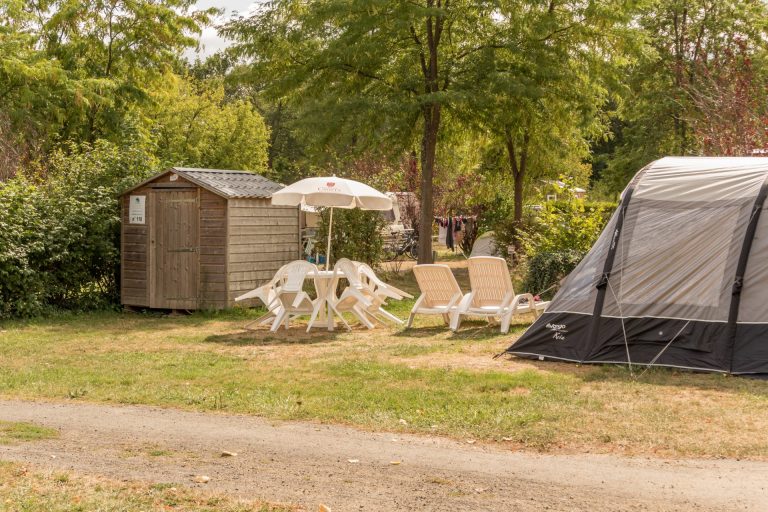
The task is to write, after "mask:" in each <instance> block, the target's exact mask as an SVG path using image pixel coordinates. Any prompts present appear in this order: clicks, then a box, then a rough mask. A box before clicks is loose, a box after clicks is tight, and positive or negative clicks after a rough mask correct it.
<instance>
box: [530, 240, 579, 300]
mask: <svg viewBox="0 0 768 512" xmlns="http://www.w3.org/2000/svg"><path fill="white" fill-rule="evenodd" d="M585 254H586V253H584V252H581V251H574V250H565V251H558V252H540V253H538V254H536V255H534V256H533V257H531V258H530V259H529V260H528V265H527V271H526V274H525V281H524V283H523V289H524V290H526V291H529V292H530V293H533V294H538V295H542V296H543V297H544V298H546V299H549V298H551V297H552V295H554V293H555V291H557V288H559V285H560V281H561V280H562V279H563V278H564V277H565V276H567V275H568V274H569V273H570V272H571V271H572V270H573V269H574V268H575V267H576V265H578V264H579V262H580V261H581V259H582V258H583V257H584V255H585Z"/></svg>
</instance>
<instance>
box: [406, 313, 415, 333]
mask: <svg viewBox="0 0 768 512" xmlns="http://www.w3.org/2000/svg"><path fill="white" fill-rule="evenodd" d="M415 316H416V313H414V312H413V311H411V314H410V315H408V322H406V324H405V328H406V329H410V328H411V326H412V325H413V318H414V317H415Z"/></svg>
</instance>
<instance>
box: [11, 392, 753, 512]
mask: <svg viewBox="0 0 768 512" xmlns="http://www.w3.org/2000/svg"><path fill="white" fill-rule="evenodd" d="M0 419H2V420H9V421H29V422H34V423H37V424H41V425H46V426H50V427H55V428H57V429H59V430H60V432H61V437H60V439H57V440H52V441H43V442H36V443H28V444H19V445H14V446H0V460H12V461H19V462H24V463H31V464H34V465H37V466H40V467H44V468H47V469H56V470H62V469H66V470H73V471H75V472H79V473H85V474H96V475H103V476H107V477H112V478H116V479H122V480H142V481H150V482H163V483H170V482H174V483H180V484H187V485H190V486H192V485H196V484H194V483H192V477H193V476H194V475H201V474H203V475H207V476H210V478H211V481H210V483H208V484H207V487H208V488H210V489H212V490H219V491H225V492H227V493H230V494H231V495H233V496H235V497H238V498H243V499H265V500H269V501H272V502H281V503H294V504H299V505H302V506H304V507H306V508H307V510H311V511H314V510H317V506H318V504H319V503H324V504H326V505H328V506H330V507H331V509H332V510H333V511H334V512H337V511H351V510H355V511H358V510H388V511H391V510H420V511H421V510H472V511H475V510H515V511H523V512H525V511H534V510H535V511H539V510H562V511H582V510H583V511H621V510H644V511H651V510H653V511H677V510H679V511H683V510H686V511H687V510H697V511H700V510H713V511H714V510H718V511H724V510H756V511H757V510H768V463H763V462H739V461H733V460H718V461H663V460H654V459H624V458H617V457H609V456H587V455H582V456H552V455H537V454H531V453H520V452H509V451H504V450H500V449H497V448H491V447H484V446H477V445H469V444H464V443H458V442H456V441H451V440H446V439H443V438H430V437H419V436H410V435H399V434H391V433H368V432H360V431H358V430H354V429H350V428H345V427H339V426H328V425H316V424H310V423H294V422H291V423H270V422H267V421H265V420H262V419H259V418H254V417H248V416H236V415H220V414H201V413H190V412H182V411H177V410H171V409H159V408H151V407H135V406H122V407H116V406H105V405H91V404H75V403H56V404H54V403H44V402H20V401H0ZM222 450H229V451H233V452H237V454H238V455H237V456H236V457H221V451H222ZM349 460H357V461H358V462H354V463H353V462H349ZM392 461H401V463H400V464H399V465H393V464H391V462H392Z"/></svg>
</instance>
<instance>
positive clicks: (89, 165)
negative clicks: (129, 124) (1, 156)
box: [0, 141, 155, 317]
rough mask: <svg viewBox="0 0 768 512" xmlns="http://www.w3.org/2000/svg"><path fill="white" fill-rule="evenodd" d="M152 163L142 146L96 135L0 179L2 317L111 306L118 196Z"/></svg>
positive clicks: (115, 272) (116, 260)
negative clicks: (90, 141) (33, 167)
mask: <svg viewBox="0 0 768 512" xmlns="http://www.w3.org/2000/svg"><path fill="white" fill-rule="evenodd" d="M154 168H155V161H154V160H153V158H152V157H150V156H148V153H146V152H144V151H143V150H142V149H141V148H136V147H122V148H121V147H117V146H115V145H113V144H109V143H106V142H101V141H100V142H97V143H96V144H94V145H93V146H90V145H83V146H76V145H69V146H66V147H64V148H61V149H59V150H57V151H55V152H54V153H53V154H52V156H51V158H50V160H49V162H48V164H47V165H46V167H45V168H44V169H39V170H38V171H37V173H36V174H35V175H32V173H29V174H30V176H26V177H25V176H23V175H19V176H17V177H16V178H14V179H13V180H11V181H9V182H6V183H0V203H1V204H3V205H4V208H3V209H0V317H11V316H30V315H35V314H38V313H40V312H42V311H43V310H44V309H46V308H61V309H93V308H102V307H107V306H109V305H112V304H116V303H117V301H118V298H119V289H118V287H119V282H120V279H119V269H120V208H119V202H118V194H119V192H120V191H122V190H123V189H125V188H127V187H128V185H129V184H132V183H135V182H136V181H139V180H141V179H143V178H145V177H147V176H148V175H150V174H151V172H152V171H153V170H154ZM34 179H36V181H37V182H38V184H37V185H33V184H32V181H34ZM6 205H8V206H6Z"/></svg>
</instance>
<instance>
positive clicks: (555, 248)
mask: <svg viewBox="0 0 768 512" xmlns="http://www.w3.org/2000/svg"><path fill="white" fill-rule="evenodd" d="M615 209H616V205H615V204H614V203H602V202H600V203H594V202H588V201H582V200H578V199H574V200H571V201H555V202H550V203H546V204H544V207H543V209H542V210H541V211H540V212H538V214H537V215H536V216H535V217H534V218H533V219H532V221H531V222H530V224H529V225H528V227H527V230H526V233H525V234H524V235H523V247H524V249H525V252H526V254H527V255H528V257H533V256H535V255H536V254H538V253H541V252H561V251H571V250H574V251H578V252H582V253H585V254H586V253H587V252H588V251H589V249H591V248H592V245H593V244H594V243H595V241H596V240H597V237H599V236H600V233H601V232H602V231H603V228H604V227H605V224H606V223H607V222H608V219H610V218H611V215H612V214H613V211H614V210H615Z"/></svg>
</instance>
